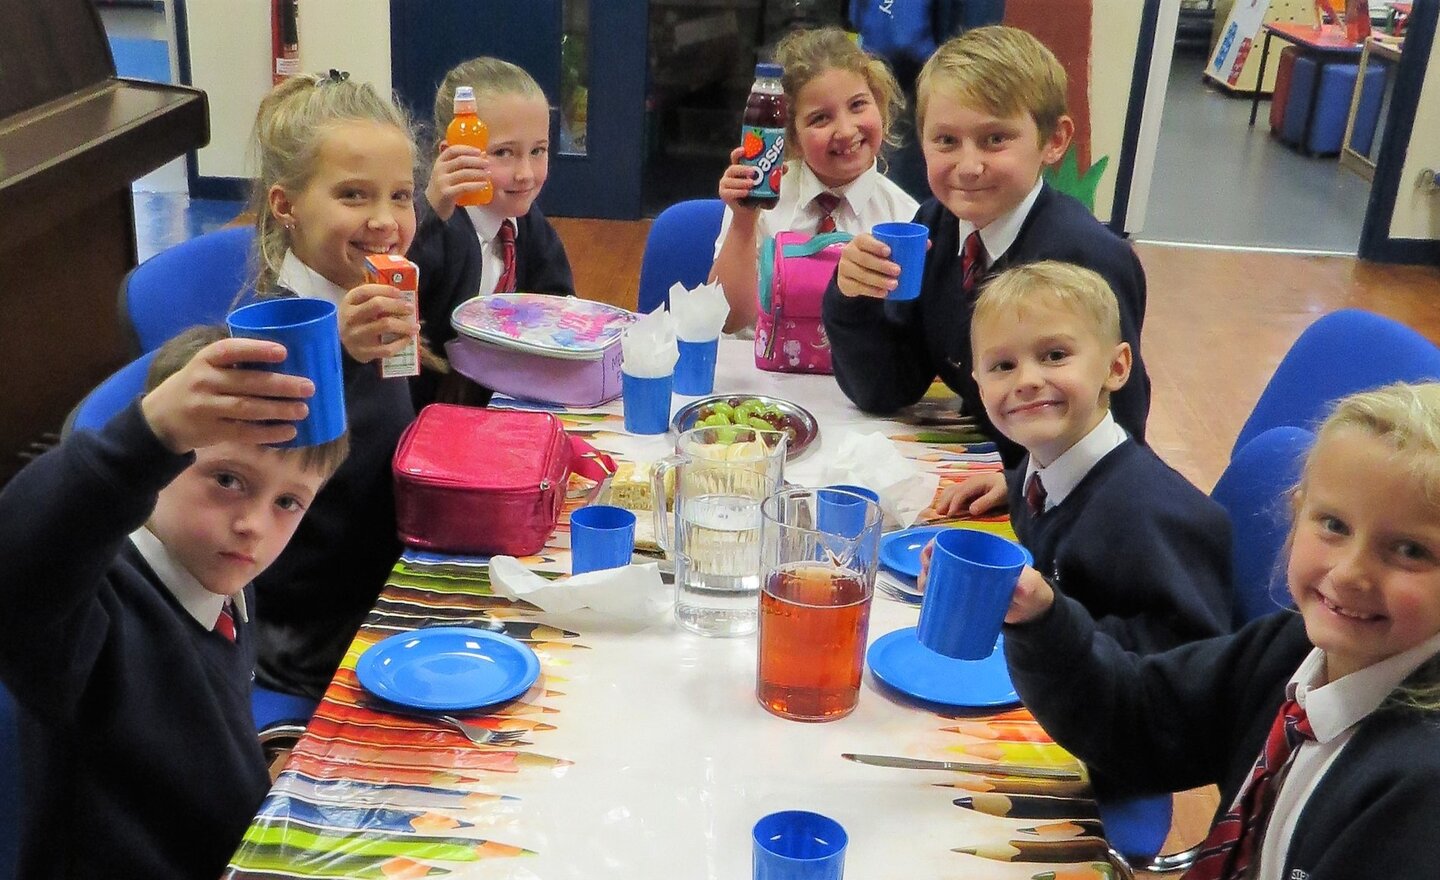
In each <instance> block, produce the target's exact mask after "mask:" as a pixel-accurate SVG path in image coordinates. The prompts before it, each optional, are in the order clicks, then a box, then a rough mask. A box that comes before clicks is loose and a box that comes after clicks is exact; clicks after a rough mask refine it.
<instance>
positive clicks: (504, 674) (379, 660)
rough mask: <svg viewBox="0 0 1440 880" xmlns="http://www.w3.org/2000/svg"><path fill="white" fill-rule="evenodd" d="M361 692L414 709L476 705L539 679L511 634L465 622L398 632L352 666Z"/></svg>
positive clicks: (514, 693)
mask: <svg viewBox="0 0 1440 880" xmlns="http://www.w3.org/2000/svg"><path fill="white" fill-rule="evenodd" d="M355 675H356V677H357V678H359V679H360V684H361V686H363V687H364V688H365V690H367V691H369V692H370V693H372V694H374V695H375V696H377V697H379V698H380V699H382V700H388V701H390V702H392V703H397V704H399V705H401V706H410V707H412V708H416V709H439V710H444V711H449V710H455V709H474V708H477V707H479V706H489V705H492V704H494V703H503V702H505V701H506V700H513V699H514V698H515V697H518V696H520V695H521V694H523V693H525V692H526V691H527V690H529V689H530V686H531V685H532V684H534V683H535V680H536V679H537V678H539V677H540V660H539V659H538V658H536V656H535V652H534V651H532V650H530V648H529V647H527V646H526V645H523V644H521V643H520V642H517V641H515V640H514V639H512V638H510V637H509V636H505V635H501V634H499V633H493V632H488V631H486V630H483V629H472V628H470V627H465V626H436V627H430V628H428V629H420V630H416V631H415V632H409V633H399V634H397V635H393V636H390V637H389V638H388V639H385V640H384V641H382V642H379V643H377V644H375V645H372V646H371V647H370V648H369V649H368V650H366V651H365V653H364V654H361V655H360V660H359V661H358V662H357V663H356V664H355Z"/></svg>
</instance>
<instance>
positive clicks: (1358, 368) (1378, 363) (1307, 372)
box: [1230, 309, 1440, 458]
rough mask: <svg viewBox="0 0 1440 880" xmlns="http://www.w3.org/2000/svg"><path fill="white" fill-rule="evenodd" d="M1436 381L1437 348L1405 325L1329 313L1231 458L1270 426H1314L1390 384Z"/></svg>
mask: <svg viewBox="0 0 1440 880" xmlns="http://www.w3.org/2000/svg"><path fill="white" fill-rule="evenodd" d="M1435 380H1440V348H1437V347H1436V346H1435V344H1434V343H1432V342H1431V341H1430V340H1428V339H1426V338H1425V337H1424V336H1421V335H1420V334H1419V333H1417V332H1415V331H1414V330H1412V329H1410V328H1409V327H1407V326H1405V325H1404V324H1401V323H1400V322H1398V321H1395V320H1393V319H1391V318H1387V317H1384V316H1383V315H1376V314H1373V313H1371V312H1366V311H1361V310H1360V309H1341V310H1340V311H1337V312H1331V313H1330V314H1328V315H1325V316H1324V317H1322V318H1320V319H1318V320H1316V321H1315V323H1313V324H1311V325H1310V326H1309V327H1306V328H1305V330H1304V332H1302V333H1301V334H1300V337H1299V338H1298V339H1296V340H1295V344H1294V345H1292V346H1291V347H1290V350H1289V351H1288V352H1286V353H1285V357H1284V358H1282V359H1281V361H1280V365H1279V366H1277V367H1276V368H1275V373H1274V375H1272V376H1271V377H1270V381H1269V383H1267V384H1266V385H1265V390H1264V391H1261V392H1260V399H1259V400H1257V401H1256V402H1255V408H1254V409H1252V410H1251V411H1250V417H1249V418H1248V419H1246V420H1245V424H1244V425H1243V426H1241V428H1240V434H1239V436H1237V437H1236V438H1235V446H1234V448H1233V450H1232V451H1231V453H1230V454H1231V457H1232V458H1233V457H1234V455H1235V453H1236V452H1238V451H1239V449H1240V448H1241V447H1243V446H1244V445H1245V444H1246V443H1248V442H1249V441H1250V440H1251V439H1253V438H1254V437H1255V436H1256V435H1258V434H1260V433H1261V432H1262V431H1265V430H1267V429H1269V428H1274V427H1277V426H1280V425H1293V426H1295V427H1297V428H1305V429H1307V430H1313V429H1314V428H1315V427H1316V426H1317V425H1318V424H1319V423H1320V422H1321V421H1322V420H1324V418H1325V416H1326V414H1327V412H1328V411H1329V408H1330V405H1331V404H1332V403H1334V402H1335V401H1336V400H1339V399H1340V398H1342V397H1344V396H1346V395H1347V394H1353V393H1355V392H1357V391H1368V390H1370V389H1374V388H1379V387H1380V386H1382V385H1387V384H1389V383H1391V382H1426V381H1435Z"/></svg>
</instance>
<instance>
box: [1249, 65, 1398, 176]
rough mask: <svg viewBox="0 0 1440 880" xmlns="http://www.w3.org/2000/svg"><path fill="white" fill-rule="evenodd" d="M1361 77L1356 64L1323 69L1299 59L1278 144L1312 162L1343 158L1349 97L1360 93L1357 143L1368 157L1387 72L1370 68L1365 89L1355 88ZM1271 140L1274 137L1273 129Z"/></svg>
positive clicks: (1361, 87)
mask: <svg viewBox="0 0 1440 880" xmlns="http://www.w3.org/2000/svg"><path fill="white" fill-rule="evenodd" d="M1359 75H1360V66H1359V65H1357V64H1326V65H1324V66H1321V65H1319V64H1317V63H1316V61H1315V59H1313V58H1310V57H1308V56H1301V57H1300V58H1298V59H1297V60H1296V62H1295V65H1294V72H1293V74H1292V77H1291V79H1292V82H1291V89H1290V100H1289V102H1288V103H1287V105H1286V107H1285V111H1284V119H1283V121H1282V124H1281V127H1280V131H1279V133H1278V137H1279V140H1280V142H1281V143H1283V144H1285V145H1286V146H1289V147H1293V148H1294V149H1296V150H1298V151H1300V152H1301V153H1306V154H1308V155H1311V156H1335V155H1339V153H1340V146H1341V141H1342V140H1343V138H1344V134H1345V125H1346V117H1347V116H1348V110H1349V108H1350V106H1351V97H1352V95H1354V94H1355V93H1356V92H1357V90H1358V91H1359V93H1360V103H1359V105H1358V108H1357V114H1358V128H1357V130H1356V132H1355V134H1354V137H1355V138H1357V139H1358V140H1359V141H1360V142H1362V143H1363V144H1364V146H1365V149H1366V151H1367V152H1368V150H1369V148H1370V140H1371V138H1372V137H1373V136H1374V133H1375V123H1376V121H1377V120H1378V119H1379V118H1380V102H1381V100H1382V99H1383V98H1384V96H1385V70H1384V69H1383V68H1381V67H1378V66H1377V67H1371V68H1369V69H1368V71H1367V73H1366V76H1365V81H1364V82H1363V83H1357V79H1358V78H1359ZM1271 134H1272V135H1275V134H1276V132H1275V131H1274V130H1273V129H1272V130H1271Z"/></svg>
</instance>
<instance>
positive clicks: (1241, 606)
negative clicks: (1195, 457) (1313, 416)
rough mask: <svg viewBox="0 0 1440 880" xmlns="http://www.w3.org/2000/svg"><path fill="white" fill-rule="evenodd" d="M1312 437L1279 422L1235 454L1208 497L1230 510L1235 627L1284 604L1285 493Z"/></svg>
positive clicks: (1293, 482) (1296, 478)
mask: <svg viewBox="0 0 1440 880" xmlns="http://www.w3.org/2000/svg"><path fill="white" fill-rule="evenodd" d="M1314 442H1315V435H1314V434H1312V433H1310V432H1309V431H1307V430H1305V429H1304V428H1294V427H1291V426H1289V425H1283V426H1281V427H1278V428H1271V429H1270V430H1268V431H1264V432H1262V433H1261V434H1259V435H1258V436H1256V437H1254V438H1253V439H1251V440H1250V442H1248V443H1246V444H1245V445H1244V446H1242V447H1241V448H1240V450H1239V451H1238V452H1236V453H1235V455H1234V457H1233V458H1231V459H1230V463H1229V464H1228V465H1226V466H1225V472H1224V473H1223V474H1221V475H1220V479H1219V481H1218V482H1216V483H1215V489H1214V490H1213V491H1212V492H1211V493H1210V497H1211V498H1213V499H1215V501H1216V502H1218V503H1219V505H1220V506H1221V507H1223V508H1225V512H1226V513H1228V514H1230V526H1231V546H1230V560H1231V567H1232V569H1233V570H1232V573H1231V574H1232V577H1233V578H1234V584H1235V618H1234V621H1233V622H1234V624H1235V626H1237V627H1238V626H1241V625H1243V624H1245V623H1247V622H1249V621H1251V620H1254V619H1255V618H1257V617H1261V616H1263V615H1266V614H1269V613H1270V612H1272V611H1276V610H1278V609H1280V608H1283V607H1288V604H1289V602H1288V593H1287V591H1286V588H1285V576H1284V573H1283V571H1282V570H1281V560H1280V553H1281V550H1282V549H1283V548H1284V546H1285V539H1286V538H1287V536H1288V535H1289V533H1290V499H1289V493H1290V490H1291V489H1292V488H1294V486H1295V485H1296V484H1297V483H1298V482H1300V471H1301V468H1302V467H1303V466H1304V464H1305V455H1306V453H1308V452H1309V451H1310V446H1311V445H1312V444H1313V443H1314Z"/></svg>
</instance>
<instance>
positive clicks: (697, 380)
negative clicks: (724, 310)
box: [675, 339, 720, 396]
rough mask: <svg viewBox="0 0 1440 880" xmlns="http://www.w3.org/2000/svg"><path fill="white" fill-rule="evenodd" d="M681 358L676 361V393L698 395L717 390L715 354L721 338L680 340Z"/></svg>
mask: <svg viewBox="0 0 1440 880" xmlns="http://www.w3.org/2000/svg"><path fill="white" fill-rule="evenodd" d="M679 345H680V360H678V361H676V362H675V393H676V394H688V395H691V396H696V395H700V394H709V393H710V392H712V391H714V390H715V355H716V353H717V352H718V351H719V349H720V340H719V339H712V340H710V341H709V342H686V341H685V340H683V339H681V340H679Z"/></svg>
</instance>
